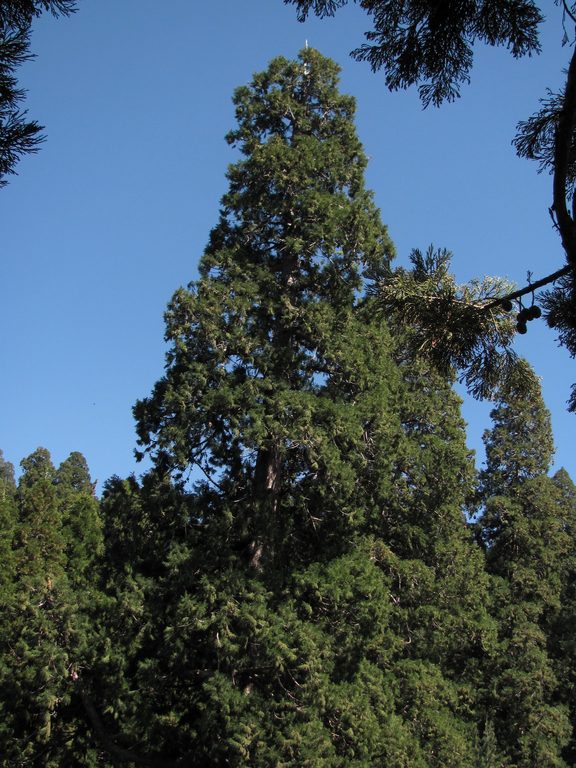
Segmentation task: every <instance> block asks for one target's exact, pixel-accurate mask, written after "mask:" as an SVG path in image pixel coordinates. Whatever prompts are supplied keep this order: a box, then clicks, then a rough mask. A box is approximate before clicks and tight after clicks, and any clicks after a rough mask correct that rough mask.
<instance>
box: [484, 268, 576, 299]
mask: <svg viewBox="0 0 576 768" xmlns="http://www.w3.org/2000/svg"><path fill="white" fill-rule="evenodd" d="M575 267H576V263H575V264H574V265H572V264H566V266H565V267H562V269H558V270H557V271H556V272H553V273H552V274H551V275H547V276H546V277H543V278H542V279H541V280H537V281H536V282H535V283H530V284H529V285H527V286H525V287H524V288H520V289H519V290H517V291H513V292H512V293H507V294H506V295H505V296H500V298H498V299H494V300H493V301H491V302H489V303H488V304H484V306H483V307H482V309H483V310H489V309H493V308H494V307H497V306H498V305H499V304H502V303H503V302H504V301H513V300H514V299H519V298H521V297H522V296H526V294H527V293H532V291H536V290H538V288H543V287H544V286H545V285H549V284H550V283H553V282H555V281H556V280H558V279H559V278H561V277H564V275H567V274H569V273H570V272H572V271H573V270H574V268H575Z"/></svg>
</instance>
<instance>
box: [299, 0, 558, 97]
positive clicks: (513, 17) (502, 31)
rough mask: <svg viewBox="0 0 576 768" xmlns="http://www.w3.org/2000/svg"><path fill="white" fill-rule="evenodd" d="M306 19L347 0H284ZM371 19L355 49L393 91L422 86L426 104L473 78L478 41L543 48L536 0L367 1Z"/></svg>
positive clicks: (521, 50) (514, 48)
mask: <svg viewBox="0 0 576 768" xmlns="http://www.w3.org/2000/svg"><path fill="white" fill-rule="evenodd" d="M284 2H285V3H287V4H291V5H296V6H297V8H298V18H299V19H300V20H301V21H303V20H304V19H305V18H306V16H307V15H308V14H309V13H310V11H312V12H313V13H315V14H316V15H317V16H321V17H322V16H332V15H333V14H334V13H335V12H336V10H337V9H338V8H341V7H342V6H344V5H347V3H348V0H284ZM361 6H362V8H363V9H364V10H365V11H366V12H367V13H368V15H369V16H371V17H372V23H373V28H372V29H371V30H369V31H368V32H367V33H366V38H367V40H368V42H367V43H365V44H364V45H362V46H360V47H359V48H357V49H356V50H355V51H353V53H352V55H353V56H354V58H356V59H358V60H360V61H367V62H368V63H369V64H370V66H371V67H372V69H373V70H374V71H376V70H379V69H384V72H385V75H386V85H387V86H388V88H390V89H391V90H397V89H399V88H407V87H409V86H411V85H414V84H420V83H421V85H419V91H420V97H421V98H422V101H423V103H424V104H425V105H428V104H430V103H432V104H435V105H438V104H440V103H441V102H443V101H452V100H453V99H455V98H456V97H457V96H458V95H459V92H460V86H461V84H462V83H467V82H469V80H470V77H469V72H470V69H471V67H472V60H473V46H474V43H475V42H476V41H480V42H485V43H488V44H489V45H504V46H506V47H507V48H508V49H509V50H510V52H511V53H512V55H513V56H516V57H518V56H524V55H526V54H528V55H530V54H532V53H537V52H538V51H539V50H540V45H539V42H538V26H539V24H540V23H541V22H542V20H543V16H542V14H541V12H540V10H539V8H538V6H537V5H536V4H535V3H534V2H533V1H532V0H516V2H514V3H511V2H486V1H485V0H484V1H482V0H478V1H476V2H467V3H444V2H443V3H438V2H434V0H409V2H400V0H363V2H362V3H361Z"/></svg>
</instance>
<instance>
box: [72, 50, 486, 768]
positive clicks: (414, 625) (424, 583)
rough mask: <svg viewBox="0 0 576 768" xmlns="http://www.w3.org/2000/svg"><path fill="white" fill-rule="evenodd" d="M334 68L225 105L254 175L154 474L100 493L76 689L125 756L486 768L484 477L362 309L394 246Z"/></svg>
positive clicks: (172, 333)
mask: <svg viewBox="0 0 576 768" xmlns="http://www.w3.org/2000/svg"><path fill="white" fill-rule="evenodd" d="M337 75H338V68H337V66H336V65H335V64H334V63H333V62H331V61H329V60H327V59H325V58H323V57H322V56H320V54H318V53H317V52H316V51H313V50H305V51H303V52H302V53H301V54H300V57H299V60H298V61H287V60H285V59H283V58H279V59H275V60H274V61H273V62H272V63H271V64H270V66H269V68H268V69H267V70H266V71H265V72H263V73H260V74H257V75H255V76H254V78H253V80H252V83H251V84H250V86H247V87H244V88H240V89H238V90H237V91H236V95H235V99H234V101H235V104H236V114H237V120H238V127H237V128H236V129H235V130H234V131H232V132H231V133H230V134H229V136H228V140H229V141H230V143H232V144H234V145H236V146H237V147H238V148H239V150H240V153H241V157H240V159H239V160H238V161H237V162H236V163H235V164H234V165H232V166H231V167H230V169H229V172H228V179H229V183H230V186H229V191H228V193H227V194H226V195H225V196H224V198H223V200H222V210H221V215H220V220H219V222H218V224H217V226H216V227H215V228H214V230H213V231H212V233H211V236H210V241H209V244H208V247H207V249H206V251H205V253H204V255H203V256H202V259H201V262H200V279H199V280H198V282H196V283H193V284H191V285H190V286H189V287H188V288H187V289H180V290H179V291H177V293H176V294H175V296H174V298H173V299H172V301H171V303H170V305H169V307H168V311H167V313H166V339H167V342H168V345H169V351H168V353H167V365H166V373H165V376H164V377H163V378H162V379H161V380H160V381H159V382H158V383H157V384H156V386H155V388H154V390H153V392H152V395H151V396H150V397H149V398H147V399H145V400H143V401H141V402H139V403H138V404H137V405H136V408H135V415H136V419H137V426H138V435H139V441H140V445H141V448H142V449H143V451H144V452H146V453H148V454H149V455H150V456H151V458H152V460H153V464H154V468H153V470H151V471H150V472H149V473H148V474H147V475H145V476H144V478H143V479H142V482H141V483H138V482H137V481H136V480H135V479H133V478H132V479H129V480H127V481H122V480H120V479H118V478H115V479H113V480H112V481H111V482H110V483H108V484H107V487H106V491H105V496H104V500H103V511H104V518H105V532H106V535H105V539H106V555H105V578H106V584H107V591H108V593H109V596H110V604H109V605H110V609H109V615H108V617H107V623H108V627H109V631H108V638H107V642H108V651H107V653H106V654H105V655H103V658H102V660H101V664H100V665H99V666H98V665H97V666H96V667H94V669H93V670H92V675H91V677H90V679H89V678H88V676H86V677H85V681H84V682H85V695H86V700H87V702H88V709H89V710H90V712H91V718H92V722H93V726H94V730H95V732H96V733H97V734H98V735H99V738H100V741H101V743H102V744H103V746H104V747H105V748H106V749H107V750H108V752H109V753H110V754H111V755H112V756H114V755H115V756H116V757H118V758H119V759H132V760H133V761H135V762H137V761H138V759H140V760H143V761H148V762H149V763H150V764H152V763H153V762H154V760H158V761H162V762H161V764H166V765H167V764H176V762H175V761H180V763H181V764H186V760H188V761H191V760H192V757H191V755H193V756H194V757H193V760H194V764H197V765H250V766H270V765H286V766H289V765H292V766H365V765H379V764H382V765H386V766H389V767H390V768H401V766H406V765H410V766H414V767H415V768H418V767H421V768H426V767H428V766H435V768H449V767H450V766H453V767H454V768H465V767H466V766H469V767H470V768H472V766H475V765H476V754H475V746H474V745H475V743H476V737H477V735H478V728H477V725H478V722H477V716H476V711H475V701H474V695H475V694H474V687H475V684H476V682H477V678H478V659H479V657H481V656H482V654H483V653H484V652H485V651H484V646H486V645H489V643H490V642H491V641H490V635H491V633H492V634H493V630H492V628H491V624H490V620H489V617H488V616H487V614H486V610H485V605H484V602H485V599H484V583H485V579H484V577H483V574H482V560H481V557H480V552H479V550H478V549H477V548H476V549H475V548H474V545H473V543H472V541H471V540H470V536H469V533H468V530H467V528H466V525H465V521H464V518H463V514H462V507H463V505H464V501H465V498H466V495H467V493H468V492H469V490H470V487H471V483H472V479H473V475H472V465H471V462H470V457H469V455H468V452H467V450H466V447H465V441H464V430H463V422H462V420H461V418H460V416H459V413H458V405H459V404H458V402H457V400H456V399H455V398H454V396H453V394H452V393H451V391H450V385H449V383H448V382H446V380H443V379H441V378H440V377H439V376H437V375H435V374H434V372H433V371H430V370H428V369H425V368H420V369H418V368H417V367H416V366H414V365H412V361H409V360H404V361H403V360H402V353H401V342H400V341H399V340H396V339H394V338H392V337H391V336H390V333H389V330H388V326H387V323H386V322H385V320H384V319H383V318H382V317H379V316H378V314H377V313H376V312H375V311H374V305H373V301H372V299H371V298H370V297H369V295H368V291H367V289H368V288H369V287H370V285H371V284H372V283H373V282H374V281H375V280H377V279H378V278H379V277H381V276H382V275H383V274H385V273H386V272H387V269H388V262H389V259H390V257H391V256H392V254H393V249H392V245H391V243H390V240H389V238H388V235H387V232H386V229H385V228H384V227H383V225H382V224H381V223H380V219H379V214H378V211H377V210H376V208H375V207H374V204H373V202H372V197H371V195H370V193H369V192H367V191H366V190H365V189H364V183H363V171H364V167H365V164H366V160H365V156H364V154H363V152H362V149H361V146H360V143H359V141H358V139H357V137H356V134H355V130H354V126H353V123H352V117H353V112H354V103H353V100H352V99H351V98H349V97H347V96H343V95H341V94H340V93H339V92H338V90H337ZM134 744H138V745H139V750H134V749H133V745H134ZM138 751H139V755H137V754H135V753H136V752H138Z"/></svg>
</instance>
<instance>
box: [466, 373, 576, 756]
mask: <svg viewBox="0 0 576 768" xmlns="http://www.w3.org/2000/svg"><path fill="white" fill-rule="evenodd" d="M518 376H519V377H520V378H519V380H518V381H515V380H514V379H512V380H511V382H510V385H509V387H508V388H507V389H506V390H505V391H502V392H501V393H500V399H499V401H498V402H497V404H496V407H495V408H494V410H493V411H492V419H493V426H492V428H491V429H490V430H488V431H487V432H486V434H485V442H486V469H485V470H484V471H483V473H482V474H481V485H482V491H483V495H484V504H485V510H484V513H483V516H482V518H481V520H480V522H479V529H480V534H481V537H482V540H483V542H484V545H485V548H486V557H487V565H488V570H489V571H490V572H491V574H492V575H493V598H494V612H495V615H496V617H497V619H498V622H499V625H500V647H499V650H498V654H497V656H496V657H494V659H493V660H492V661H493V664H492V665H489V667H488V686H489V688H490V689H491V695H490V696H489V699H488V705H487V706H488V710H489V714H490V716H491V717H493V718H494V725H495V729H496V734H497V736H498V740H499V743H500V745H501V747H502V749H503V750H504V751H505V752H506V753H507V754H508V757H509V760H510V761H511V762H512V764H513V765H514V766H518V768H530V766H534V765H542V766H550V768H552V766H565V765H566V763H565V762H564V760H563V757H562V753H563V750H564V747H565V745H566V742H567V740H568V738H569V734H570V726H569V720H568V717H567V710H566V707H565V705H563V704H562V703H561V698H562V696H561V687H560V683H559V680H558V678H557V676H556V675H555V672H554V664H553V660H552V658H551V653H550V641H549V632H550V626H551V622H552V620H553V619H554V617H555V616H556V615H557V614H558V611H559V610H560V605H561V596H562V590H563V582H564V573H565V568H566V562H565V561H566V556H567V554H568V553H569V550H570V539H569V536H568V535H567V530H566V524H565V513H566V506H565V504H564V502H563V499H562V494H561V492H560V490H559V487H558V484H556V483H554V481H553V480H552V479H551V478H549V477H548V475H547V472H548V470H549V465H550V461H551V458H552V453H553V441H552V435H551V431H550V416H549V413H548V411H547V409H546V407H545V406H544V403H543V401H542V396H541V393H540V386H539V382H538V380H537V379H536V377H535V376H534V374H533V372H532V371H531V370H530V369H529V367H528V365H527V364H524V365H523V366H522V367H520V368H519V369H518ZM527 381H529V382H530V396H529V397H526V396H525V391H526V389H525V388H526V386H527Z"/></svg>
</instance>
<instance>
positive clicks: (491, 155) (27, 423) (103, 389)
mask: <svg viewBox="0 0 576 768" xmlns="http://www.w3.org/2000/svg"><path fill="white" fill-rule="evenodd" d="M79 6H80V8H79V11H78V13H77V14H75V15H74V16H72V17H71V18H68V19H59V20H54V19H53V18H51V17H50V16H44V17H42V18H41V19H40V20H39V21H38V22H37V23H36V24H35V27H34V33H33V37H32V49H33V51H34V52H35V53H36V54H37V58H36V59H35V61H33V62H31V63H29V64H26V65H25V67H23V68H21V70H20V79H21V82H22V84H23V85H24V86H25V87H26V88H27V89H28V98H27V108H28V110H29V114H30V117H32V118H34V119H36V120H38V121H39V122H40V123H42V124H43V125H45V126H46V133H47V136H48V139H47V141H46V143H45V144H44V146H43V147H42V149H41V151H40V153H39V154H38V155H35V156H30V157H28V158H26V159H24V160H23V161H22V162H21V163H20V164H19V166H18V176H15V177H13V178H12V179H11V181H10V183H9V185H8V186H7V187H6V188H5V189H4V190H0V197H1V205H0V226H1V229H2V238H3V243H4V258H3V259H2V264H1V266H0V323H1V327H2V330H3V333H2V335H1V337H0V350H1V355H2V360H3V363H4V366H3V375H2V377H1V379H0V447H1V448H3V450H4V454H5V457H6V458H7V459H8V460H10V461H12V462H13V463H14V464H18V462H19V461H20V459H22V458H23V457H24V456H26V455H28V454H29V453H31V452H32V451H33V450H34V449H35V448H36V447H37V446H39V445H42V446H44V447H46V448H48V449H49V450H50V451H51V453H52V456H53V459H54V461H55V462H56V463H59V462H60V461H62V460H63V459H65V458H66V456H67V455H68V454H69V453H70V452H71V451H73V450H79V451H81V452H82V453H84V455H85V456H86V458H87V460H88V463H89V466H90V469H91V472H92V475H93V477H94V478H95V479H97V480H98V481H99V487H101V484H102V483H103V482H104V480H106V478H108V477H110V476H111V475H112V474H119V475H121V476H125V475H127V474H129V473H130V472H132V471H136V472H138V471H139V467H138V465H137V464H136V463H135V461H134V458H133V449H134V447H135V433H134V425H133V419H132V413H131V409H132V406H133V404H134V403H135V401H136V400H137V399H138V398H141V397H144V396H146V395H147V394H149V392H150V390H151V388H152V386H153V384H154V382H155V381H156V380H157V379H158V378H159V377H160V376H161V375H162V369H163V355H164V346H163V317H162V315H163V312H164V308H165V306H166V303H167V301H168V300H169V298H170V296H171V294H172V293H173V291H174V290H175V289H176V288H177V287H178V286H180V285H184V284H186V283H188V282H189V281H190V280H192V279H194V278H195V277H196V275H197V272H196V268H197V264H198V260H199V258H200V255H201V254H202V251H203V248H204V246H205V245H206V243H207V240H208V234H209V231H210V229H211V227H212V226H213V225H214V224H215V223H216V221H217V213H218V206H219V200H220V197H221V196H222V195H223V194H224V192H225V191H226V180H225V177H224V174H225V171H226V167H227V165H228V164H229V163H230V162H232V161H233V160H234V152H233V150H232V149H231V148H230V147H228V146H227V144H226V143H225V141H224V135H225V134H226V132H227V131H228V130H230V128H232V127H233V124H234V113H233V107H232V103H231V96H232V92H233V90H234V88H235V87H237V86H239V85H243V84H244V83H246V82H248V81H249V79H250V78H251V75H252V73H253V72H255V71H260V70H262V69H265V68H266V66H267V64H268V62H269V61H270V59H272V58H273V57H274V56H277V55H284V56H287V57H294V56H295V55H296V54H297V53H298V51H299V50H300V49H301V48H302V47H303V46H304V44H305V41H306V40H308V42H309V44H310V45H311V46H313V47H315V48H317V49H318V50H320V51H321V52H322V53H323V54H324V55H327V56H330V57H332V58H333V59H335V60H336V61H337V62H338V63H339V64H340V65H341V66H342V90H343V91H345V92H347V93H350V94H352V95H354V96H355V97H356V99H357V106H358V108H357V128H358V133H359V136H360V138H361V140H362V142H363V143H364V147H365V150H366V152H367V154H368V156H369V157H370V163H369V167H368V173H367V184H368V186H369V187H370V188H372V189H373V190H374V193H375V198H376V201H377V204H378V205H379V207H380V209H381V211H382V218H383V221H384V222H385V223H386V224H387V225H388V227H389V230H390V233H391V235H392V238H393V239H394V241H395V243H396V246H397V251H398V263H406V262H407V259H408V254H409V253H410V250H411V249H412V248H414V247H420V248H426V247H427V246H428V245H429V244H430V243H433V244H434V245H435V246H443V247H446V248H448V249H450V250H451V251H453V253H454V261H453V268H454V272H455V274H456V276H457V279H458V280H460V281H466V280H468V279H470V278H472V277H474V276H480V277H481V276H483V275H505V276H508V277H509V278H511V279H512V280H514V281H515V282H518V283H523V282H524V279H525V277H526V272H527V270H532V271H533V273H534V276H535V278H537V277H540V276H541V275H544V274H547V273H549V272H552V271H554V270H555V269H557V268H558V267H559V266H561V265H562V263H563V257H562V252H561V248H560V244H559V241H558V238H557V236H556V234H555V232H554V231H553V229H552V226H551V222H550V219H549V216H548V207H549V205H550V202H551V180H550V178H549V177H548V176H545V175H538V174H537V172H536V171H537V168H536V165H535V164H533V163H529V162H527V161H526V160H520V159H518V158H516V156H515V154H514V150H513V148H512V146H511V140H512V138H513V136H514V132H515V126H516V123H517V122H518V121H519V120H522V119H525V118H526V117H528V116H529V115H530V114H531V113H532V112H533V111H535V109H536V108H537V106H538V98H539V97H540V96H542V95H544V93H545V89H546V88H547V87H551V88H554V89H555V88H558V87H559V86H560V85H561V83H562V69H563V68H564V67H565V66H566V64H567V60H568V54H569V51H568V49H563V48H562V47H561V40H562V35H563V31H562V23H561V11H560V9H559V8H557V7H556V6H555V5H554V4H552V3H549V4H546V10H547V12H549V15H550V18H549V20H548V22H547V24H546V26H545V28H544V30H543V39H542V42H543V52H542V54H541V55H540V56H538V57H534V58H532V59H521V60H518V61H516V60H514V59H512V57H511V56H510V55H509V54H507V53H506V51H502V50H494V49H486V48H483V47H479V48H478V51H477V56H476V64H475V67H474V70H473V72H472V82H471V84H470V86H468V87H467V88H465V89H464V90H463V96H462V98H461V99H460V100H458V101H457V102H456V103H454V104H451V105H446V106H444V107H442V108H441V109H439V110H434V109H428V110H425V111H423V110H422V107H421V105H420V103H419V100H418V96H417V93H416V91H414V90H412V91H408V92H401V93H395V94H390V93H388V91H387V90H386V89H385V87H384V83H383V75H381V74H380V75H378V74H376V75H375V74H372V73H371V71H370V69H369V67H368V66H367V65H366V64H361V63H357V62H355V61H354V60H352V59H351V58H350V57H349V55H348V53H349V51H350V50H351V49H352V48H354V47H356V46H357V45H359V44H361V42H362V40H363V32H364V31H365V30H366V29H367V28H368V19H367V18H366V16H365V14H364V13H363V12H362V11H361V10H360V9H358V7H356V6H355V5H354V6H350V7H347V8H345V9H343V10H341V11H340V12H339V13H338V14H337V15H336V17H335V18H334V19H328V20H324V21H319V20H316V19H311V20H309V21H308V22H307V23H306V24H300V23H298V22H297V20H296V13H295V9H294V8H293V7H292V6H285V5H284V4H283V3H282V0H243V2H238V0H221V1H220V2H218V3H204V2H203V3H191V2H189V0H170V2H167V3H159V2H158V0H154V1H153V0H80V2H79ZM516 348H517V350H518V352H519V353H520V354H522V355H524V356H526V357H527V358H528V359H529V360H530V362H531V363H532V364H533V366H534V367H535V369H536V371H537V373H538V374H539V375H540V376H541V377H542V385H543V390H544V396H545V399H546V402H547V404H548V407H549V408H550V410H551V412H552V418H553V428H554V435H555V440H556V445H557V454H556V466H562V465H563V466H565V467H566V468H567V469H568V470H569V471H570V472H571V474H572V476H573V477H574V478H576V459H575V456H574V452H573V450H572V442H573V439H572V435H573V430H574V424H575V423H576V422H575V419H576V416H572V415H569V414H568V413H567V412H566V406H565V404H566V400H567V398H568V396H569V389H570V384H571V383H572V382H573V381H575V380H576V366H574V364H573V362H572V360H571V359H570V358H569V356H568V354H567V353H566V351H565V350H564V349H561V348H558V346H557V342H556V340H555V338H554V335H553V334H552V332H551V331H550V330H548V329H547V328H546V327H545V326H544V324H543V322H540V323H538V322H536V323H532V324H531V325H530V327H529V332H528V334H527V335H526V336H525V337H523V338H519V339H518V342H517V345H516ZM489 410H490V406H489V404H486V403H480V404H478V403H474V402H472V401H470V400H469V399H468V398H466V401H465V404H464V416H465V418H466V420H467V421H468V422H469V428H468V430H469V431H468V442H469V445H470V447H471V448H474V449H476V450H477V451H478V453H479V458H478V461H479V462H480V461H481V460H482V452H481V451H482V443H481V435H482V432H483V430H484V429H485V428H486V427H488V426H489V416H488V414H489Z"/></svg>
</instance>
